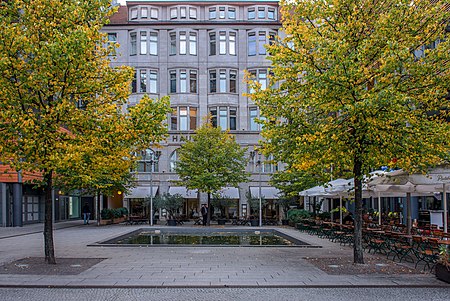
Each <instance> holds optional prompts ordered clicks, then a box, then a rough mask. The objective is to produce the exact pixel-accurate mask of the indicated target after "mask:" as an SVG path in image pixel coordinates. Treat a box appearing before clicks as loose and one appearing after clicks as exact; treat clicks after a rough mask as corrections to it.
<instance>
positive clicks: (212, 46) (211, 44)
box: [209, 32, 216, 55]
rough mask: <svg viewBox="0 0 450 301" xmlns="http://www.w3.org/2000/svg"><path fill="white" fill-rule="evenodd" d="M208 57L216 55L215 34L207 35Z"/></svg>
mask: <svg viewBox="0 0 450 301" xmlns="http://www.w3.org/2000/svg"><path fill="white" fill-rule="evenodd" d="M209 55H216V33H215V32H212V33H210V34H209Z"/></svg>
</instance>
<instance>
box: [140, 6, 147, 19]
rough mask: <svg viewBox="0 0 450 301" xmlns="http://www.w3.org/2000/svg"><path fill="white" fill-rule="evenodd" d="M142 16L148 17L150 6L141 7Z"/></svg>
mask: <svg viewBox="0 0 450 301" xmlns="http://www.w3.org/2000/svg"><path fill="white" fill-rule="evenodd" d="M141 18H142V19H147V18H148V8H147V7H142V8H141Z"/></svg>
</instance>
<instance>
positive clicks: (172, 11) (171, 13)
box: [170, 8, 177, 19]
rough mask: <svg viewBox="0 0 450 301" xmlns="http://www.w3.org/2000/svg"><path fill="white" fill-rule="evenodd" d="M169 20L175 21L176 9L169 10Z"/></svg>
mask: <svg viewBox="0 0 450 301" xmlns="http://www.w3.org/2000/svg"><path fill="white" fill-rule="evenodd" d="M170 18H171V19H176V18H177V9H176V8H171V9H170Z"/></svg>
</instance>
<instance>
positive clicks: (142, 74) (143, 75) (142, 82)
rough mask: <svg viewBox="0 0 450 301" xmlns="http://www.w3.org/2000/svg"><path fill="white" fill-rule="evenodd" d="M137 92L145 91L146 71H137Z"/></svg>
mask: <svg viewBox="0 0 450 301" xmlns="http://www.w3.org/2000/svg"><path fill="white" fill-rule="evenodd" d="M139 92H141V93H145V92H147V71H146V70H140V72H139Z"/></svg>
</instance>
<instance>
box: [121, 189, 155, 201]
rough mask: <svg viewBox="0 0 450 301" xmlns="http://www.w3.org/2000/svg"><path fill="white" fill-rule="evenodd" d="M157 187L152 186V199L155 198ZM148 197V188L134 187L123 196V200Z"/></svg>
mask: <svg viewBox="0 0 450 301" xmlns="http://www.w3.org/2000/svg"><path fill="white" fill-rule="evenodd" d="M158 188H159V187H158V186H153V188H152V190H153V191H152V192H153V197H155V195H156V193H157V192H158ZM148 197H150V186H148V187H147V186H138V187H134V188H132V189H131V190H130V192H129V193H127V194H125V196H124V198H125V199H145V198H148Z"/></svg>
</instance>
